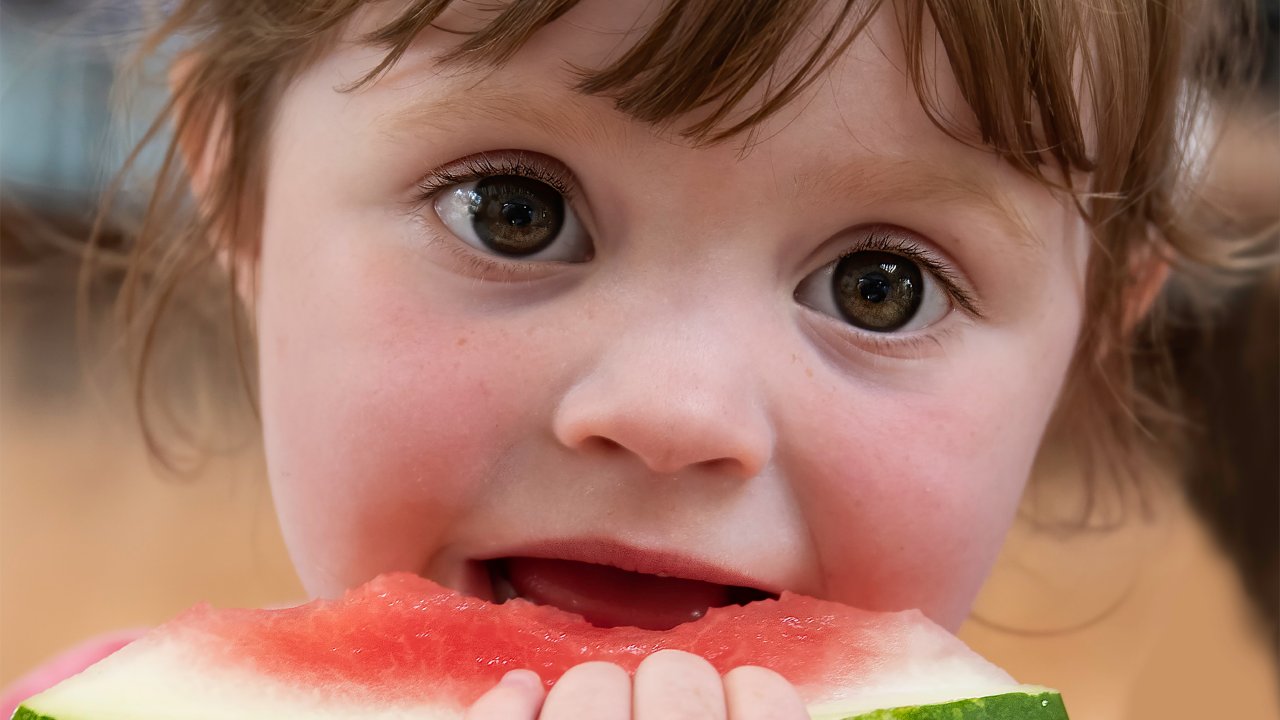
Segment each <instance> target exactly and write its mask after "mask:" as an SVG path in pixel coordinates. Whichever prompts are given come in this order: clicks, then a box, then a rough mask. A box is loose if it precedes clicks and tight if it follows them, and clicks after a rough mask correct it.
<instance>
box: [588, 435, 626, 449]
mask: <svg viewBox="0 0 1280 720" xmlns="http://www.w3.org/2000/svg"><path fill="white" fill-rule="evenodd" d="M582 446H583V447H586V448H593V449H596V450H599V451H601V452H607V453H611V452H613V451H615V450H621V449H622V444H621V443H619V442H617V441H616V440H610V439H609V438H607V437H604V436H603V435H591V436H589V437H586V438H584V439H583V441H582Z"/></svg>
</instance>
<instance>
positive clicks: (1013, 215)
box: [379, 76, 1044, 252]
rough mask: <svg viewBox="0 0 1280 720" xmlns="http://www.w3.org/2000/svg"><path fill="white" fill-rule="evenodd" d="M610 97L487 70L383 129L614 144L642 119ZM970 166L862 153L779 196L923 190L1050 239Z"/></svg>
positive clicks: (1031, 248) (1025, 242) (1036, 242)
mask: <svg viewBox="0 0 1280 720" xmlns="http://www.w3.org/2000/svg"><path fill="white" fill-rule="evenodd" d="M607 103H608V101H607V100H604V99H601V98H592V97H589V96H583V95H580V94H577V93H566V94H563V95H561V94H557V95H555V96H551V95H549V94H546V93H542V92H538V91H531V90H530V89H529V88H527V87H519V86H515V85H513V84H512V83H511V82H509V81H506V80H500V79H498V77H495V76H487V77H485V78H483V79H482V80H480V81H479V82H470V83H466V84H465V85H460V86H458V87H454V88H451V89H449V90H448V91H446V92H445V93H443V94H440V95H433V96H430V97H427V96H423V97H420V98H415V99H414V100H413V101H412V102H410V103H409V104H407V105H405V106H403V107H399V108H397V109H395V110H394V111H391V112H388V113H386V114H384V115H383V116H382V117H380V118H379V124H380V127H381V129H382V130H383V132H385V133H388V134H390V135H392V136H393V137H399V136H413V135H415V134H420V133H422V132H423V129H424V128H426V129H430V130H434V131H436V132H456V131H458V129H459V128H462V127H465V126H466V124H467V123H470V122H475V121H477V120H481V121H485V122H489V123H493V124H495V125H499V126H509V125H510V126H517V127H518V126H524V127H525V128H527V129H529V130H530V131H532V132H535V133H538V134H542V135H549V136H553V137H560V138H564V139H567V140H569V141H570V142H572V143H574V144H577V145H586V146H591V147H593V148H596V149H598V150H607V149H610V148H616V147H618V146H619V145H620V144H622V143H623V142H624V140H623V139H622V138H623V133H622V132H621V130H620V129H621V128H624V127H625V126H626V124H627V123H629V122H635V121H631V120H629V119H628V118H627V117H626V116H625V115H623V114H622V113H620V112H618V111H616V110H613V109H612V107H610V106H609V105H608V104H607ZM601 112H607V113H610V114H613V115H616V120H617V121H616V122H613V121H610V122H600V121H598V120H597V121H594V122H593V120H592V118H593V117H598V116H599V114H600V113H601ZM968 150H971V151H973V152H979V151H978V150H972V149H968ZM965 167H971V166H969V165H967V164H965V163H963V162H957V161H954V160H951V159H950V158H948V159H945V160H943V159H939V160H937V161H933V162H929V161H923V160H918V159H917V160H908V159H902V158H877V157H862V158H859V159H858V160H857V161H854V162H850V163H843V164H840V165H838V166H836V167H833V168H831V169H830V170H827V171H823V172H817V173H800V174H796V175H793V176H792V186H791V188H790V189H788V190H784V189H783V188H779V196H780V197H784V198H788V199H796V198H802V197H806V196H810V195H812V194H813V193H816V192H821V193H823V194H824V195H825V196H827V197H832V196H834V197H857V198H859V199H860V201H861V202H865V203H866V204H869V205H874V204H877V203H879V202H881V201H883V202H890V201H895V200H901V199H902V198H903V197H904V196H907V197H910V196H917V197H925V198H929V199H930V200H935V201H937V202H939V203H941V204H947V205H952V206H957V205H962V206H966V207H974V208H976V209H977V210H978V211H979V212H980V213H982V214H983V215H985V216H987V217H990V218H991V219H992V220H994V221H995V223H996V226H997V227H998V229H999V230H1000V231H1001V233H1002V234H1003V235H1004V236H1006V237H1008V238H1009V239H1010V240H1012V241H1013V243H1014V244H1015V245H1016V246H1017V247H1018V248H1019V249H1021V250H1025V251H1028V252H1039V251H1042V250H1043V249H1044V239H1043V238H1042V237H1041V236H1040V234H1039V233H1037V232H1035V230H1034V229H1033V224H1032V223H1031V221H1030V220H1029V219H1028V218H1027V217H1026V215H1025V214H1024V213H1022V212H1021V211H1020V210H1019V208H1018V206H1017V204H1016V203H1014V202H1013V201H1012V200H1011V199H1010V198H1009V197H1008V195H1007V194H1006V193H1005V192H1003V191H1002V190H1001V189H1000V187H999V185H998V183H997V182H996V181H995V178H994V177H992V174H991V173H990V172H988V171H984V170H979V171H977V172H963V171H961V170H962V168H965ZM1028 181H1030V179H1028Z"/></svg>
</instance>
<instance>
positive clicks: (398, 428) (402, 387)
mask: <svg viewBox="0 0 1280 720" xmlns="http://www.w3.org/2000/svg"><path fill="white" fill-rule="evenodd" d="M317 255H318V253H316V254H313V255H312V256H311V257H309V258H300V257H297V256H295V257H292V258H289V260H292V261H294V262H303V263H307V262H310V263H320V264H321V265H323V263H325V262H326V260H325V258H323V257H317ZM284 259H285V258H281V260H282V261H283V260H284ZM266 261H267V262H268V263H269V262H271V261H272V258H270V257H268V258H267V259H266ZM297 269H299V268H297V266H296V265H295V270H297ZM347 269H348V272H346V273H342V272H333V271H324V272H317V273H315V275H314V276H315V277H323V278H325V280H326V283H327V286H326V287H325V288H324V292H320V291H319V288H317V287H315V286H309V285H308V280H307V278H308V277H309V276H310V274H309V273H307V272H295V273H293V274H292V275H291V276H289V277H288V278H281V279H280V280H279V281H278V282H279V284H278V285H277V286H275V287H273V288H269V289H268V290H267V291H266V292H264V296H263V299H262V304H261V306H260V313H261V325H262V335H263V337H264V338H270V340H268V341H267V342H264V346H263V349H262V361H261V362H262V385H263V397H262V403H263V413H264V425H265V430H266V438H267V456H268V464H269V470H270V474H271V476H272V481H273V487H274V492H275V495H276V502H277V505H278V512H279V514H280V518H281V523H282V526H283V528H284V532H285V535H286V539H287V540H288V542H289V545H290V550H291V552H292V553H293V555H294V559H295V562H296V564H297V565H298V570H299V573H300V574H301V575H302V576H303V580H304V582H305V583H306V584H307V585H308V587H309V588H310V589H312V590H313V591H315V592H318V593H321V594H329V595H332V594H335V593H337V592H340V591H341V589H342V588H343V587H345V586H350V585H352V584H356V583H359V582H363V581H364V580H366V579H368V578H369V577H371V576H372V575H374V574H376V573H379V572H383V571H387V570H393V569H404V570H417V571H421V570H422V568H423V567H424V566H425V563H426V562H427V560H428V558H427V557H425V556H424V553H426V552H427V551H428V549H432V548H438V547H439V546H440V544H441V541H442V539H443V538H444V537H445V536H446V534H447V532H448V530H449V528H450V524H451V523H452V522H454V521H455V520H456V519H457V518H458V517H459V516H461V515H463V514H465V513H466V512H467V511H468V509H469V508H471V507H472V506H473V505H474V504H475V503H476V502H477V498H479V497H481V494H482V492H483V490H484V482H485V480H484V479H485V478H486V477H487V476H488V475H489V473H488V472H487V470H488V467H489V465H490V464H492V463H493V462H495V461H496V460H497V459H498V458H500V457H501V448H502V447H503V445H504V443H505V442H510V440H511V439H512V438H517V437H520V435H521V432H522V430H521V428H520V425H521V424H522V423H526V422H528V421H529V414H530V413H531V412H534V411H535V409H536V404H534V403H531V402H530V400H531V395H532V392H533V391H532V390H531V388H536V387H538V386H537V385H536V384H532V383H530V377H537V376H539V375H543V374H545V373H546V372H547V371H546V370H544V369H542V368H540V367H538V363H539V362H541V356H540V355H539V354H538V352H537V350H536V349H535V348H532V347H526V345H527V344H529V342H530V341H529V340H528V337H527V336H526V335H525V334H524V333H519V332H517V333H510V332H507V331H506V329H505V328H503V327H501V326H500V325H498V326H495V324H494V323H488V324H486V325H484V326H483V327H479V326H477V325H476V324H473V323H468V322H466V320H465V317H466V316H465V314H464V313H458V312H450V311H440V310H434V309H433V303H432V302H429V299H428V298H425V297H424V295H423V293H422V292H421V291H420V289H419V288H420V285H415V284H414V283H412V282H404V281H403V280H402V279H401V278H396V277H394V274H393V273H392V274H388V273H386V272H384V271H383V269H380V268H376V267H375V268H367V269H366V272H365V274H364V276H363V277H361V274H362V273H360V272H358V271H357V272H351V267H350V265H349V264H348V268H347ZM317 270H325V268H323V267H320V268H317ZM283 275H284V273H279V274H278V275H277V277H281V276H283ZM295 278H296V279H295ZM300 298H306V299H307V302H306V303H302V302H292V301H291V300H294V299H300Z"/></svg>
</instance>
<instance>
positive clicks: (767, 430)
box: [258, 0, 1087, 628]
mask: <svg viewBox="0 0 1280 720" xmlns="http://www.w3.org/2000/svg"><path fill="white" fill-rule="evenodd" d="M646 4H647V3H622V2H612V1H611V2H602V1H600V2H594V1H590V0H588V2H584V3H583V5H582V6H581V7H579V8H578V9H576V10H574V11H573V12H571V13H570V14H569V15H568V16H566V17H565V18H562V19H560V20H558V21H556V22H554V23H553V24H552V25H550V26H549V27H548V28H546V29H545V30H544V31H542V32H540V33H539V34H538V35H536V36H535V37H534V39H533V40H532V41H531V42H530V43H529V44H528V45H527V46H525V47H524V48H523V49H522V50H521V52H520V53H519V54H518V55H517V56H516V57H515V59H514V61H512V62H511V63H510V64H509V65H508V66H507V67H505V68H503V69H500V70H497V71H496V72H492V73H487V72H480V73H473V74H457V73H454V72H452V71H446V72H440V71H439V70H438V68H434V67H433V65H432V63H431V61H430V55H431V54H432V53H434V52H438V51H439V50H440V49H441V48H443V47H446V46H448V45H449V44H451V43H454V42H456V38H457V36H456V35H448V34H443V33H435V34H429V35H428V36H426V37H424V38H423V39H422V43H421V47H417V48H415V49H414V50H413V51H411V52H410V54H409V55H407V56H406V57H405V59H404V60H403V61H402V62H401V63H400V64H399V65H397V66H396V68H395V69H394V71H393V72H392V73H391V74H390V75H389V76H387V77H385V78H384V79H382V80H381V81H379V82H378V83H377V84H376V85H374V86H372V87H371V88H368V89H364V90H360V91H357V92H353V93H343V92H340V91H339V90H338V88H340V87H341V86H343V85H345V84H347V83H349V82H351V81H353V80H355V79H357V78H358V77H360V76H361V75H362V74H363V73H364V72H365V71H366V70H368V69H369V68H370V67H371V66H372V65H373V64H374V63H375V62H376V61H377V59H378V58H379V57H380V56H381V50H379V49H373V48H367V47H359V46H356V45H355V44H347V45H343V46H341V47H339V48H338V49H337V50H335V51H334V52H332V53H331V54H329V55H328V56H327V57H326V58H324V59H323V60H322V61H320V62H319V63H318V64H316V65H315V66H313V67H312V68H311V69H309V70H308V71H307V72H305V73H304V74H303V75H302V76H301V77H300V78H299V79H298V81H297V82H296V83H295V84H293V85H292V86H291V87H290V88H289V89H288V90H287V92H286V93H285V95H284V98H283V100H282V105H281V108H280V111H279V115H278V118H277V124H276V126H275V128H274V131H273V135H272V141H271V150H270V155H269V158H268V159H267V163H266V165H267V168H268V171H267V184H266V199H265V225H264V234H263V245H262V256H261V273H262V275H261V277H262V282H261V289H260V295H259V304H258V313H259V315H258V318H259V328H260V333H261V343H260V346H261V373H262V409H263V413H264V421H265V430H266V450H267V457H268V463H269V470H270V475H271V480H272V483H273V488H274V493H275V498H276V503H277V506H278V511H279V514H280V518H281V522H282V524H283V529H284V532H285V535H286V538H287V541H288V543H289V547H290V550H291V552H292V554H293V557H294V560H295V562H296V564H297V567H298V570H299V572H300V574H301V577H302V579H303V580H304V582H305V583H306V585H307V587H308V588H309V589H310V590H311V591H312V592H314V593H317V594H322V595H332V594H335V593H338V592H340V591H341V590H342V589H343V588H344V587H347V586H351V585H354V584H358V583H360V582H363V581H365V580H367V579H369V578H370V577H372V576H373V575H375V574H377V573H380V572H384V571H389V570H411V571H416V572H419V573H422V574H424V575H427V576H429V577H432V578H435V579H437V580H439V581H442V582H444V583H445V584H450V585H453V586H455V587H458V588H459V589H462V590H464V591H468V592H472V593H474V594H477V595H488V594H490V592H491V584H490V579H489V577H488V575H487V574H486V573H487V567H488V566H486V565H485V564H484V563H482V562H481V561H486V560H491V559H495V558H505V557H524V556H541V557H552V558H563V559H568V560H580V561H595V562H601V563H606V564H615V565H622V566H624V567H625V568H626V569H632V570H635V569H640V570H647V571H649V572H651V573H666V574H670V575H676V576H687V577H692V578H695V579H700V580H707V581H710V582H713V583H723V582H729V583H732V584H738V585H747V586H751V587H757V588H761V589H764V590H767V591H771V592H772V591H778V590H781V589H789V590H795V591H799V592H803V593H808V594H812V595H817V596H822V597H827V598H831V599H834V600H838V601H841V602H844V603H848V604H851V605H856V606H863V607H867V608H874V609H896V608H905V607H919V608H921V609H923V610H924V611H925V612H926V613H928V614H929V615H930V616H932V617H933V618H934V619H936V620H938V621H939V622H941V623H943V624H944V625H946V626H948V627H951V628H954V627H956V626H957V625H958V624H959V622H960V621H961V620H962V619H963V617H964V616H965V614H966V612H967V610H968V607H969V603H970V602H971V600H972V597H973V595H974V594H975V593H976V591H977V589H978V587H979V585H980V584H981V582H982V579H983V577H984V575H985V573H986V571H987V570H988V568H989V565H990V563H991V562H992V560H993V558H994V555H995V553H996V552H997V549H998V548H999V546H1000V544H1001V541H1002V539H1003V536H1004V533H1005V531H1006V529H1007V527H1008V525H1009V523H1010V521H1011V518H1012V515H1013V513H1014V510H1015V506H1016V504H1017V501H1018V497H1019V494H1020V492H1021V490H1022V487H1023V484H1024V482H1025V480H1026V478H1027V475H1028V472H1029V468H1030V465H1031V462H1032V459H1033V456H1034V455H1035V453H1036V450H1037V446H1038V444H1039V442H1040V439H1041V435H1042V433H1043V430H1044V428H1045V425H1046V422H1047V420H1048V418H1049V416H1050V413H1051V411H1052V409H1053V407H1054V403H1055V399H1056V396H1057V394H1058V391H1059V389H1060V387H1061V385H1062V383H1063V380H1064V376H1065V372H1066V368H1067V364H1068V361H1069V358H1070V357H1071V355H1072V350H1073V347H1074V344H1075V342H1076V338H1077V335H1078V332H1079V329H1080V322H1081V305H1082V286H1083V282H1084V281H1083V276H1084V263H1085V258H1086V255H1087V240H1086V233H1085V230H1084V226H1083V224H1082V223H1081V222H1080V221H1079V219H1078V218H1077V217H1076V215H1075V214H1073V213H1072V212H1071V211H1070V210H1069V209H1068V208H1067V207H1066V206H1065V205H1064V204H1063V203H1062V202H1060V201H1059V200H1057V199H1055V198H1054V197H1053V196H1051V195H1050V194H1049V193H1048V192H1047V191H1046V190H1044V189H1043V188H1042V187H1041V186H1039V185H1037V184H1036V183H1034V182H1032V181H1030V180H1028V179H1026V178H1025V177H1022V176H1020V175H1018V174H1017V173H1015V172H1014V171H1013V170H1012V169H1010V168H1009V167H1007V166H1005V165H1002V164H1000V163H999V162H997V161H996V160H995V159H994V158H993V156H991V155H990V154H988V153H985V152H982V151H980V150H975V149H972V148H969V147H966V146H965V145H963V144H961V143H959V142H957V141H955V140H952V139H950V138H948V137H947V136H946V135H944V134H943V133H942V132H941V131H939V130H938V129H937V128H936V127H935V126H934V125H933V124H932V123H931V122H930V121H929V120H928V119H927V117H926V115H925V114H924V112H923V110H922V109H921V108H920V105H919V103H918V101H917V99H916V96H915V94H914V92H913V91H912V90H911V89H910V87H909V86H908V84H907V83H906V81H905V79H904V77H903V75H902V73H901V72H900V71H899V70H898V69H897V68H901V67H903V63H904V59H903V57H902V52H903V51H902V49H901V46H900V44H899V41H898V39H897V35H896V31H895V30H894V24H893V20H892V18H890V17H888V16H887V15H885V14H883V13H882V15H881V16H880V17H878V18H876V20H875V21H874V22H873V23H872V25H871V26H870V28H869V30H868V32H866V33H864V34H863V36H862V37H860V38H859V39H858V41H857V42H856V43H855V44H854V46H853V47H852V49H851V51H850V52H849V54H848V55H847V56H846V57H845V58H844V59H843V60H842V61H841V62H839V63H838V64H837V65H836V67H835V68H834V69H833V71H832V72H831V73H829V75H828V76H827V77H825V78H823V79H822V80H821V81H820V82H819V83H818V84H816V85H815V86H814V90H813V91H812V92H811V94H809V95H807V96H805V97H804V98H803V99H802V100H800V101H798V102H795V103H793V104H792V105H790V106H788V107H787V108H786V109H784V110H783V111H782V112H781V113H780V114H779V115H778V116H777V117H776V118H775V119H773V120H772V121H770V122H768V123H766V124H765V125H764V126H763V127H761V128H760V131H759V132H758V134H757V135H756V136H755V140H756V144H755V145H754V146H753V147H752V149H751V150H750V152H749V153H746V154H745V156H744V155H742V153H741V152H740V150H741V143H740V142H733V141H731V142H729V143H727V144H724V145H721V146H716V147H712V148H710V149H692V148H690V147H688V146H687V145H686V144H684V143H681V142H678V141H677V140H675V139H674V137H673V136H672V135H671V134H663V133H661V132H659V131H656V130H654V129H653V128H651V127H649V126H647V125H644V124H642V123H638V122H636V121H633V120H630V119H628V118H626V117H624V116H623V115H621V114H619V113H617V112H615V111H614V110H612V108H611V105H610V103H609V102H608V101H607V100H603V99H600V98H590V97H586V96H583V95H580V94H577V93H575V92H573V91H572V90H571V89H570V85H571V84H572V82H573V76H572V75H571V73H570V71H569V69H568V68H569V67H570V65H569V63H576V64H578V65H580V66H586V67H599V66H600V65H601V63H602V62H603V61H604V59H605V58H606V57H608V56H610V53H614V52H616V51H617V48H618V43H619V37H620V36H619V35H618V34H617V33H616V32H611V31H615V30H625V29H627V28H630V27H632V26H633V24H634V23H635V22H636V20H637V14H638V12H639V11H638V10H636V9H634V8H635V7H641V6H644V5H646ZM452 20H453V21H455V24H456V23H457V22H463V20H461V19H459V18H452ZM442 24H445V25H446V26H447V25H448V23H442ZM823 29H825V26H824V27H823V28H820V29H818V30H816V32H818V33H819V34H821V32H822V30H823ZM357 31H358V30H355V29H353V30H352V33H351V34H350V37H355V32H357ZM939 62H940V66H941V67H945V65H946V63H945V60H940V61H939ZM941 88H942V89H943V91H944V92H950V93H955V92H957V91H956V90H955V85H954V81H953V80H952V79H950V77H949V76H948V77H946V78H944V80H943V82H942V83H941ZM949 102H951V104H952V105H953V106H956V107H960V106H959V105H958V104H957V103H959V101H958V100H956V99H954V98H951V99H950V100H949ZM966 117H967V116H966ZM501 151H523V152H501ZM478 153H485V159H484V162H485V163H487V165H488V166H492V167H493V168H494V170H493V172H494V173H495V174H498V175H508V176H511V175H520V174H531V175H533V179H524V178H510V177H508V178H506V179H499V180H485V181H482V182H480V183H479V185H473V184H465V183H468V182H470V181H469V180H468V179H467V178H465V177H463V178H462V179H461V180H460V181H459V182H461V183H464V184H463V186H462V189H461V190H456V189H455V187H456V186H451V187H448V188H446V189H443V190H441V191H440V192H438V193H437V195H436V197H435V198H434V199H428V200H422V201H418V197H419V195H420V194H421V193H422V190H421V189H420V187H419V186H420V184H421V182H422V179H423V178H424V177H427V176H429V175H431V174H432V173H433V171H434V172H435V173H436V176H437V177H435V179H434V180H431V182H432V183H434V184H436V185H447V184H448V183H450V182H453V181H454V180H456V179H457V176H465V175H466V173H468V172H471V171H472V170H473V169H474V168H468V167H467V165H466V164H462V165H460V164H459V163H457V162H455V161H458V160H460V159H464V158H468V157H472V158H474V157H476V156H477V154H478ZM477 164H479V165H481V169H483V168H484V167H485V165H484V164H482V163H476V162H472V163H471V165H473V166H474V165H477ZM441 168H444V169H445V170H446V171H448V172H449V173H452V175H451V176H449V175H446V176H445V177H443V178H441V177H438V176H439V175H440V174H441V173H440V169H441ZM560 183H563V184H571V186H572V188H571V190H570V193H569V199H568V200H567V201H565V202H563V203H562V202H561V201H560V199H559V198H560V195H559V193H558V191H557V190H556V189H555V188H554V186H555V185H557V184H560ZM468 191H471V192H468ZM468 203H474V206H475V207H476V208H478V210H477V214H475V215H472V214H469V210H468ZM442 215H443V216H444V219H442V217H441V216H442ZM450 227H452V228H453V230H452V231H451V230H450ZM557 228H558V229H557ZM484 248H489V249H484ZM851 251H857V252H856V253H855V254H853V255H850V256H849V258H848V259H847V260H844V261H840V260H841V257H842V255H844V254H845V253H848V252H851ZM521 253H524V254H521ZM495 258H496V259H497V260H496V261H497V262H500V263H503V264H502V265H500V266H498V267H494V266H491V265H488V264H486V263H490V262H491V261H494V260H495ZM837 261H840V262H837ZM837 265H838V267H837ZM833 268H834V270H833ZM962 298H963V299H962ZM859 325H861V326H863V327H859ZM514 565H515V566H520V567H523V568H524V570H523V572H526V575H528V574H532V575H533V576H536V575H537V573H538V570H537V568H532V569H530V568H529V564H527V563H525V564H523V565H522V564H521V563H518V562H517V563H514ZM575 568H576V566H572V565H561V566H560V567H559V568H552V570H550V571H547V572H548V575H547V576H546V577H544V578H541V580H544V581H545V582H548V583H551V584H553V585H554V584H559V585H560V586H561V587H560V589H561V590H564V591H566V592H569V594H570V595H572V594H573V593H574V592H577V593H579V594H582V593H583V592H585V590H584V588H586V585H585V584H584V582H585V581H584V582H576V581H575V580H574V579H573V578H572V577H571V575H572V572H573V571H574V570H575ZM524 579H525V581H529V577H527V576H526V577H525V578H524ZM534 579H535V580H536V579H539V578H537V577H534ZM643 582H649V583H652V584H654V586H655V587H656V585H657V584H660V583H663V582H665V581H663V580H659V579H657V578H653V579H649V580H644V581H643ZM575 583H576V584H575ZM566 588H567V589H566ZM704 591H707V588H706V587H701V588H699V589H698V592H704ZM671 592H672V597H673V598H674V599H672V600H670V602H672V603H675V604H677V605H678V604H679V603H681V602H697V599H696V597H693V596H690V597H683V596H681V595H680V593H682V592H684V590H676V589H673V590H672V591H671ZM694 595H697V593H694ZM710 596H715V593H714V592H711V593H710ZM699 597H702V596H699ZM691 598H692V599H691ZM585 601H586V602H590V598H588V599H587V600H585ZM624 612H625V609H624ZM624 619H625V618H624Z"/></svg>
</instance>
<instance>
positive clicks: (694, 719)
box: [631, 650, 725, 720]
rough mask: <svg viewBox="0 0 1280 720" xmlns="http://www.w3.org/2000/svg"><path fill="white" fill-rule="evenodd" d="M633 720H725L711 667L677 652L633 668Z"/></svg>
mask: <svg viewBox="0 0 1280 720" xmlns="http://www.w3.org/2000/svg"><path fill="white" fill-rule="evenodd" d="M631 716H632V718H633V719H634V720H725V707H724V685H723V684H722V683H721V682H720V673H718V672H716V669H715V668H713V667H711V663H709V662H707V661H706V660H703V659H702V658H700V657H698V656H697V655H690V654H689V653H687V652H680V651H679V650H661V651H659V652H656V653H654V654H652V655H650V656H649V657H647V658H645V659H644V660H643V661H641V663H640V667H638V668H636V677H635V682H634V688H633V689H632V693H631Z"/></svg>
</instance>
